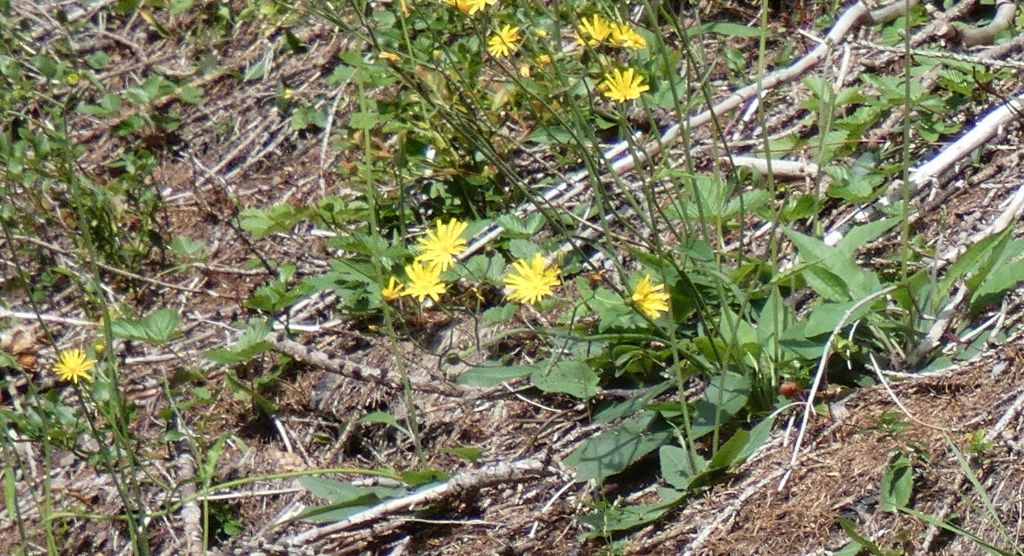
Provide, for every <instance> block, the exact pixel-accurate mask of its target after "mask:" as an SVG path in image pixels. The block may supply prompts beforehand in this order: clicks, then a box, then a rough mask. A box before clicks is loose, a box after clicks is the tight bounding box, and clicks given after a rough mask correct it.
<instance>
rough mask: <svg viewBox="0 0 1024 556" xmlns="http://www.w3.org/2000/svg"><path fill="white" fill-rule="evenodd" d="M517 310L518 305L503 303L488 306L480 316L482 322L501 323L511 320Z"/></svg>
mask: <svg viewBox="0 0 1024 556" xmlns="http://www.w3.org/2000/svg"><path fill="white" fill-rule="evenodd" d="M517 310H519V306H518V305H514V304H512V303H506V304H505V305H499V306H497V307H490V308H488V309H486V310H485V311H484V312H483V314H481V315H480V316H481V317H483V319H484V322H486V323H487V324H501V323H503V322H508V321H510V320H512V317H514V316H516V311H517Z"/></svg>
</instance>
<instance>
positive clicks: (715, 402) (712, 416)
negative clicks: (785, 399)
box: [690, 373, 750, 440]
mask: <svg viewBox="0 0 1024 556" xmlns="http://www.w3.org/2000/svg"><path fill="white" fill-rule="evenodd" d="M749 395H750V380H749V379H747V377H745V376H743V375H740V374H736V373H725V374H723V375H721V376H717V377H714V378H712V379H711V383H710V384H708V387H707V389H706V390H705V391H704V396H703V397H701V399H700V401H698V402H697V405H696V406H695V407H694V409H693V417H692V418H691V419H690V434H691V438H693V439H694V440H695V439H697V438H700V437H702V436H704V435H705V434H708V433H710V432H712V431H714V430H715V429H716V428H718V427H720V426H722V425H724V424H725V423H728V422H729V420H730V419H731V418H732V416H733V415H736V413H738V412H739V411H740V410H741V409H743V407H744V406H746V404H747V397H748V396H749Z"/></svg>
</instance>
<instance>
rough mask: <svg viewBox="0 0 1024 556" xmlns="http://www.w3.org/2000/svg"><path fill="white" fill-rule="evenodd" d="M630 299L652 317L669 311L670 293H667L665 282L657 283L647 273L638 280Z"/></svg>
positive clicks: (641, 310)
mask: <svg viewBox="0 0 1024 556" xmlns="http://www.w3.org/2000/svg"><path fill="white" fill-rule="evenodd" d="M630 299H632V300H633V305H635V306H636V308H637V309H639V310H640V312H641V313H643V314H645V315H647V316H648V317H650V318H652V319H656V318H658V315H660V314H662V313H664V312H665V311H668V303H667V302H668V300H669V295H668V294H667V293H665V284H655V283H654V282H652V281H651V277H650V276H647V275H644V277H643V278H642V279H641V280H640V281H639V282H637V284H636V287H634V288H633V295H632V297H631V298H630Z"/></svg>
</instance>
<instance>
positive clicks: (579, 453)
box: [564, 411, 672, 482]
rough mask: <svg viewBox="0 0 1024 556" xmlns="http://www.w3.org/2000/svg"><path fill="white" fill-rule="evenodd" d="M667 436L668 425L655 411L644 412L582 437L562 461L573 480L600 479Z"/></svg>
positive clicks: (670, 429)
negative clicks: (593, 434)
mask: <svg viewBox="0 0 1024 556" xmlns="http://www.w3.org/2000/svg"><path fill="white" fill-rule="evenodd" d="M671 438H672V428H671V427H669V426H668V425H667V424H666V423H665V422H664V421H662V420H661V418H660V417H659V416H658V415H657V414H656V413H654V412H652V411H644V412H643V413H641V414H639V415H634V416H633V417H630V418H629V419H626V420H625V421H623V422H622V424H620V425H619V426H617V427H615V428H613V429H610V430H607V431H604V432H602V433H600V434H598V435H597V436H595V437H592V438H589V439H587V440H584V441H583V442H582V443H581V444H580V445H579V447H577V448H576V449H575V450H574V451H573V452H572V453H571V454H569V456H568V457H566V458H565V460H564V461H565V463H566V464H568V465H571V466H573V467H574V468H576V480H577V481H579V482H584V481H589V480H591V479H596V480H598V481H603V480H604V479H606V478H608V477H610V476H612V475H615V474H617V473H621V472H622V471H624V470H625V469H626V468H627V467H629V466H630V465H632V464H633V463H634V462H636V461H637V460H639V459H640V458H642V457H644V456H646V455H647V454H649V453H651V452H652V451H654V450H657V449H658V448H659V447H661V445H663V444H665V443H666V442H668V441H669V440H670V439H671Z"/></svg>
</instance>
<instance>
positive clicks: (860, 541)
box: [839, 516, 885, 556]
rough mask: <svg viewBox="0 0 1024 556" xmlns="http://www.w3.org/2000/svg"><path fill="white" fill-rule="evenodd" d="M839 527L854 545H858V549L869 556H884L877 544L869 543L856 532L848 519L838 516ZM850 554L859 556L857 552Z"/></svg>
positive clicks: (855, 528)
mask: <svg viewBox="0 0 1024 556" xmlns="http://www.w3.org/2000/svg"><path fill="white" fill-rule="evenodd" d="M839 526H840V527H842V528H843V532H844V533H846V536H848V537H850V539H851V540H853V542H854V543H856V544H857V545H859V546H858V547H859V548H863V549H865V550H867V551H868V552H869V553H870V554H873V555H874V556H885V553H884V552H882V549H881V548H879V547H878V545H877V544H875V543H873V542H871V541H870V540H868V539H867V538H866V537H864V536H863V535H861V534H860V532H858V531H857V526H856V525H855V524H854V523H853V522H852V521H850V520H849V519H847V518H845V517H842V516H840V517H839ZM852 553H853V554H854V555H856V554H859V551H853V552H852Z"/></svg>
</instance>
